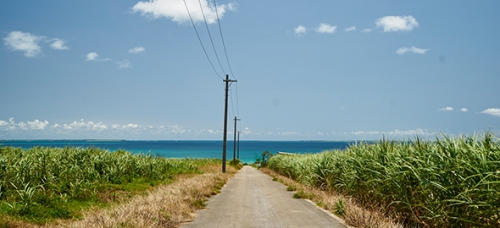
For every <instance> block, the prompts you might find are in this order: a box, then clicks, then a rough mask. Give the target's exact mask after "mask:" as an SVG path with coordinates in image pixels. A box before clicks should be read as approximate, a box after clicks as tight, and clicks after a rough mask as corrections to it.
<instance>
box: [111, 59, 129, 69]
mask: <svg viewBox="0 0 500 228" xmlns="http://www.w3.org/2000/svg"><path fill="white" fill-rule="evenodd" d="M115 63H116V64H118V68H120V69H127V68H130V67H132V64H131V63H130V61H128V60H127V59H124V60H122V61H116V62H115Z"/></svg>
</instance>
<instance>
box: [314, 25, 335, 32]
mask: <svg viewBox="0 0 500 228" xmlns="http://www.w3.org/2000/svg"><path fill="white" fill-rule="evenodd" d="M335 29H337V26H332V25H329V24H325V23H321V24H320V25H319V26H318V28H316V32H318V33H334V32H335Z"/></svg>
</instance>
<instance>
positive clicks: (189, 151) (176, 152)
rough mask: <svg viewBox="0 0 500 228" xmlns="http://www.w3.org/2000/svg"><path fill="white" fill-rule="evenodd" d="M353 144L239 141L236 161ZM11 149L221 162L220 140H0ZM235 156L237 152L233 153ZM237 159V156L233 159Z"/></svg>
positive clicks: (231, 145) (229, 148) (229, 149)
mask: <svg viewBox="0 0 500 228" xmlns="http://www.w3.org/2000/svg"><path fill="white" fill-rule="evenodd" d="M352 143H354V142H347V141H338V142H336V141H247V140H245V141H240V143H239V158H240V160H241V161H242V162H243V163H253V162H255V160H256V159H257V158H260V157H261V154H262V152H263V151H265V150H267V151H269V152H271V153H273V154H276V153H277V152H289V153H319V152H322V151H325V150H331V149H340V150H343V149H345V148H347V147H348V146H349V145H351V144H352ZM4 146H12V147H21V148H23V149H29V148H32V147H36V146H42V147H67V146H70V147H84V148H85V147H97V148H101V149H105V150H109V151H116V150H118V149H122V150H125V151H129V152H132V153H143V154H147V153H150V154H151V155H155V156H161V157H168V158H219V159H222V141H215V140H214V141H173V140H165V141H133V140H110V141H104V140H103V141H101V140H0V147H4ZM233 148H234V143H233V141H228V142H227V149H226V159H227V160H228V161H229V160H232V159H233V155H234V149H233ZM236 153H238V149H237V152H236ZM237 157H238V156H237Z"/></svg>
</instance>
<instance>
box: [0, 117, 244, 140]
mask: <svg viewBox="0 0 500 228" xmlns="http://www.w3.org/2000/svg"><path fill="white" fill-rule="evenodd" d="M244 132H247V133H250V131H244ZM222 134H223V132H222V131H220V130H214V129H187V128H184V127H182V126H180V125H178V124H172V125H168V126H164V125H161V126H143V125H140V124H137V123H126V124H117V123H112V124H105V123H103V122H94V121H86V120H84V119H80V120H77V121H73V122H70V123H49V121H47V120H44V121H40V120H38V119H36V120H34V121H19V122H16V121H15V120H14V118H10V119H8V120H0V136H1V137H3V138H20V139H27V136H28V138H30V137H34V138H39V137H47V136H48V135H50V138H63V139H66V138H117V137H121V138H130V139H137V138H141V137H153V138H160V139H164V138H165V137H169V138H176V137H184V138H193V139H199V137H202V138H203V137H206V138H213V137H214V136H215V137H217V138H218V137H219V136H222Z"/></svg>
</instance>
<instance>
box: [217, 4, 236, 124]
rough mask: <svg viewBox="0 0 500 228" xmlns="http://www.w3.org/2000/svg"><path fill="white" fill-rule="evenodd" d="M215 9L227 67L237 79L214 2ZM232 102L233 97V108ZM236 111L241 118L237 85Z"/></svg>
mask: <svg viewBox="0 0 500 228" xmlns="http://www.w3.org/2000/svg"><path fill="white" fill-rule="evenodd" d="M214 8H215V15H216V16H217V24H218V25H219V32H220V37H221V40H222V46H223V47H224V54H225V56H226V61H227V65H228V67H229V72H230V73H231V76H232V77H233V78H234V79H236V77H235V76H234V73H233V69H232V67H231V63H230V62H229V57H228V55H227V49H226V42H225V41H224V34H223V33H222V26H221V23H220V19H219V11H218V10H217V3H216V1H215V0H214ZM232 101H233V100H232V96H231V106H233V103H232ZM236 111H237V113H238V116H240V107H239V99H238V84H236ZM233 113H234V110H233Z"/></svg>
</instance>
